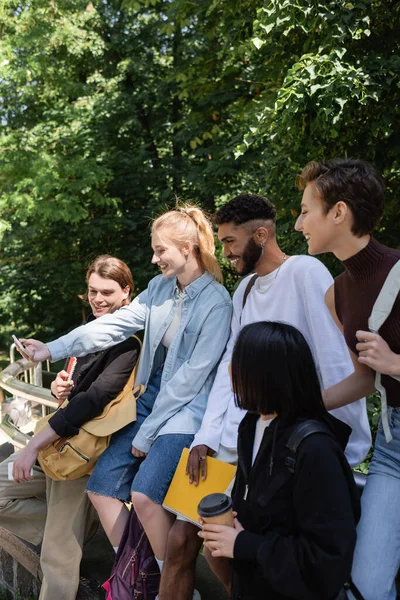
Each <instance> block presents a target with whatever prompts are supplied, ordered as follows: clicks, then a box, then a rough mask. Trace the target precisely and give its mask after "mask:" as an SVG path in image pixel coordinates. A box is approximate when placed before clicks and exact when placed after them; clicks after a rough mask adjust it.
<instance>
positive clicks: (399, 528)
mask: <svg viewBox="0 0 400 600" xmlns="http://www.w3.org/2000/svg"><path fill="white" fill-rule="evenodd" d="M298 187H299V188H300V189H302V190H304V191H303V197H302V201H301V214H300V216H299V218H298V219H297V221H296V225H295V228H296V230H297V231H301V232H302V233H303V235H304V237H305V238H306V240H307V245H308V251H309V253H310V254H312V255H315V254H321V253H322V252H333V254H334V255H335V256H336V258H338V259H339V260H340V261H341V262H342V263H343V266H344V272H343V273H341V274H340V275H339V276H338V277H336V279H335V282H334V284H333V285H332V286H331V287H330V288H329V289H328V291H327V293H326V296H325V300H326V303H327V305H328V308H329V309H330V311H331V314H332V317H333V319H334V320H335V321H336V323H337V325H338V327H339V328H340V329H341V331H342V332H343V334H344V337H345V339H346V342H347V345H348V347H349V349H350V350H351V354H352V358H353V363H354V372H353V374H352V375H350V376H349V377H347V378H346V379H344V380H343V381H341V382H340V383H337V384H336V385H334V386H332V387H330V388H328V389H327V390H324V401H325V404H326V406H327V408H328V409H329V410H331V409H332V408H337V407H339V406H344V405H346V404H349V403H351V402H354V401H355V400H357V399H358V398H360V397H362V396H366V395H367V394H370V393H372V392H373V391H375V383H374V382H375V378H376V376H377V373H378V374H381V383H379V381H378V379H379V377H380V376H379V377H378V379H377V383H378V387H379V388H381V389H383V392H384V394H383V402H382V416H381V419H380V422H379V427H378V433H377V436H376V439H375V449H374V455H373V458H372V461H371V464H370V468H369V473H368V478H367V484H366V487H365V490H364V492H363V495H362V500H361V504H362V517H361V521H360V523H359V526H358V529H357V545H356V550H355V552H354V563H353V570H352V578H353V581H354V583H355V584H356V585H357V587H358V588H359V590H360V592H361V593H362V595H363V596H364V598H365V599H366V600H395V598H396V587H395V577H396V574H397V571H398V569H399V567H400V511H399V507H398V498H399V496H400V296H399V294H398V293H397V291H396V293H394V291H393V290H392V291H391V294H390V296H392V300H394V303H393V307H392V310H391V312H390V314H389V316H387V311H386V315H385V316H387V318H386V320H385V321H384V322H383V324H382V326H381V327H380V329H379V333H378V332H377V331H370V330H369V323H368V322H369V318H370V315H371V313H372V309H373V307H374V304H375V302H376V300H377V298H378V295H379V293H380V291H381V289H382V287H383V285H384V283H385V281H386V278H387V277H388V275H389V273H390V272H391V270H392V268H393V267H394V266H395V265H397V263H398V261H399V259H400V250H395V249H393V248H387V247H386V246H383V245H382V244H380V243H379V242H378V241H377V240H376V239H375V238H374V237H373V231H374V229H375V228H376V227H377V225H378V223H379V219H380V218H381V216H382V213H383V207H384V187H383V183H382V180H381V179H380V177H379V176H378V174H377V173H376V171H375V169H374V168H373V167H371V166H370V165H369V164H367V163H366V162H364V161H362V160H349V159H336V160H331V161H328V162H326V163H319V162H310V163H308V164H307V165H306V166H305V168H304V169H303V171H302V173H301V174H300V176H299V180H298ZM396 269H397V266H396ZM381 314H383V313H381ZM372 328H374V327H372ZM382 386H383V388H382ZM381 395H382V392H381ZM385 395H386V399H385ZM349 597H352V596H351V595H350V594H349Z"/></svg>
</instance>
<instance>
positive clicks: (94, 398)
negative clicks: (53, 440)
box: [49, 338, 140, 437]
mask: <svg viewBox="0 0 400 600" xmlns="http://www.w3.org/2000/svg"><path fill="white" fill-rule="evenodd" d="M139 352H140V346H139V343H138V341H137V340H136V339H135V338H129V339H127V340H125V341H124V342H121V343H120V344H117V345H116V346H113V347H112V348H109V349H108V350H103V351H100V352H95V353H93V354H88V355H87V356H83V357H81V358H78V361H77V364H76V368H75V371H74V374H73V377H72V379H73V381H74V384H75V387H74V388H73V390H72V393H71V395H70V397H69V399H68V400H69V404H68V406H67V407H65V408H63V409H58V410H57V411H56V412H55V413H54V415H53V416H52V417H51V419H50V420H49V425H50V426H51V427H52V429H54V431H55V432H56V433H57V434H58V435H59V436H60V437H71V436H73V435H77V433H78V432H79V428H80V427H81V425H83V424H84V423H86V422H87V421H90V420H91V419H94V418H95V417H97V416H98V415H100V414H101V413H102V412H103V410H104V407H105V406H107V404H108V403H109V402H111V400H114V398H116V397H117V396H118V394H119V393H120V392H121V390H122V389H123V388H124V386H125V384H126V382H127V381H128V379H129V376H130V374H131V372H132V369H133V367H134V366H135V364H136V361H137V359H138V356H139Z"/></svg>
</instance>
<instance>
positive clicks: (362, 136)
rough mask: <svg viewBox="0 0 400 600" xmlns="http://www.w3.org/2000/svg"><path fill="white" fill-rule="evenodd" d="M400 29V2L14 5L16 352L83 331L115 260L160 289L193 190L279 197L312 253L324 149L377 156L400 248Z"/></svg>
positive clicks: (10, 257)
mask: <svg viewBox="0 0 400 600" xmlns="http://www.w3.org/2000/svg"><path fill="white" fill-rule="evenodd" d="M399 25H400V23H399V3H398V2H396V1H395V0H394V1H389V0H387V1H380V0H379V1H378V0H365V1H362V2H348V3H344V2H341V1H339V0H321V1H315V2H309V1H308V0H268V1H265V0H263V1H261V0H240V1H237V2H232V0H203V1H202V2H193V1H192V0H101V1H100V0H99V1H98V0H96V1H94V0H92V2H88V0H2V2H1V4H0V124H1V130H0V237H1V241H0V269H1V270H0V336H1V337H0V344H1V345H3V347H6V345H7V344H8V340H9V334H10V332H11V330H14V329H15V330H17V331H18V333H19V334H21V335H32V334H35V335H38V336H42V337H43V338H46V339H49V338H50V337H51V336H53V335H55V334H59V333H62V332H63V331H65V330H66V329H68V328H69V327H71V326H73V325H74V324H76V323H78V322H79V321H80V319H81V317H82V307H81V305H80V301H79V300H78V298H77V294H78V293H80V292H82V289H83V277H84V272H85V267H86V265H87V263H88V262H89V261H90V260H91V259H92V258H94V257H95V256H96V255H97V254H99V253H103V252H109V253H113V254H116V255H118V256H119V257H121V258H122V259H124V260H126V261H127V262H128V263H129V265H130V266H131V267H132V270H133V273H134V276H135V280H136V282H137V288H138V289H143V287H144V286H145V285H146V282H147V281H148V279H149V278H150V277H151V276H152V275H153V274H154V272H155V271H154V269H153V268H152V267H151V265H150V258H151V249H150V244H149V221H150V219H151V217H152V216H154V215H155V214H157V213H158V212H160V210H162V209H163V208H164V207H166V206H171V205H173V203H174V202H175V199H176V197H181V198H184V199H189V200H194V201H197V202H199V203H200V204H201V205H203V206H204V207H205V208H206V209H207V210H209V211H213V210H214V209H215V207H216V206H218V205H219V204H221V203H222V202H224V201H225V200H226V199H227V198H229V197H230V196H232V195H233V194H235V193H238V192H240V191H254V192H260V193H266V194H267V195H269V196H270V197H271V199H272V200H273V201H274V202H275V203H276V205H277V207H278V214H279V218H280V227H279V236H280V242H281V244H282V246H283V248H284V250H285V251H287V252H288V253H294V252H304V251H305V246H304V244H303V242H302V239H301V236H299V235H297V234H294V233H293V229H292V228H293V221H294V217H295V216H296V212H297V210H298V204H299V193H298V192H297V191H296V189H295V186H294V178H295V175H296V173H297V172H298V171H299V169H301V167H302V166H303V165H304V164H305V163H306V162H307V161H308V160H311V159H327V158H331V157H334V156H357V157H361V158H364V159H367V160H370V161H371V162H373V163H375V164H376V166H377V167H378V168H379V169H380V171H381V172H382V174H383V175H384V177H385V181H386V185H387V198H388V206H387V213H386V217H385V219H384V220H383V222H382V226H381V229H380V231H379V233H378V235H379V237H380V239H381V240H382V241H383V242H385V243H388V244H389V245H393V246H397V245H398V234H397V232H396V230H395V222H396V218H397V217H398V212H399V204H398V191H397V190H398V187H399V178H400V170H399V158H398V157H399V142H398V140H399V139H400V136H399V133H400V132H399V104H398V95H399V71H400V64H399V62H400V52H399V38H398V35H397V32H398V30H399ZM327 260H328V264H329V266H330V267H331V268H332V269H333V271H335V269H337V265H336V264H335V263H334V262H333V261H332V260H331V259H329V258H328V259H327ZM233 279H234V278H232V277H230V279H229V280H228V281H229V283H230V284H232V285H233V283H234V281H233Z"/></svg>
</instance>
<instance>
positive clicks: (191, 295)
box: [47, 272, 232, 452]
mask: <svg viewBox="0 0 400 600" xmlns="http://www.w3.org/2000/svg"><path fill="white" fill-rule="evenodd" d="M178 300H179V291H178V288H177V285H176V278H175V277H171V278H165V277H163V276H162V275H158V276H157V277H155V278H154V279H152V280H151V281H150V283H149V285H148V288H147V289H146V290H144V291H143V292H141V293H140V294H139V295H138V296H137V297H136V298H135V299H134V300H133V301H132V302H131V304H130V305H129V306H124V307H122V308H120V309H119V310H117V311H116V312H114V313H113V314H109V315H104V316H102V317H99V318H98V319H96V320H94V321H92V322H91V323H87V324H86V325H82V326H81V327H78V328H77V329H74V330H73V331H71V332H70V333H68V334H67V335H64V336H62V337H60V338H58V339H57V340H55V341H54V342H50V343H49V344H47V347H48V349H49V351H50V354H51V357H52V361H53V362H54V361H57V360H60V358H63V357H66V356H77V357H78V356H85V355H86V354H89V353H90V352H95V351H97V350H104V349H107V348H109V347H110V346H113V345H115V344H119V343H120V342H122V341H123V340H125V339H127V338H128V337H129V336H130V335H132V334H133V333H135V332H136V331H138V330H141V329H144V341H143V348H142V353H141V356H140V361H139V367H138V372H137V376H136V382H135V384H136V385H139V384H143V385H144V386H145V387H146V386H147V384H148V381H149V378H150V376H151V374H152V373H154V372H155V371H156V370H157V369H158V368H159V367H161V366H162V363H163V361H164V356H165V349H164V347H163V346H162V345H161V343H160V342H161V340H162V338H163V336H164V333H165V331H166V330H167V329H168V327H169V325H170V324H171V322H172V320H173V318H174V315H175V312H176V310H177V308H178ZM231 311H232V308H231V300H230V296H229V293H228V292H227V290H226V289H225V288H224V287H223V286H222V285H221V284H219V283H217V282H216V281H215V280H214V278H213V277H212V276H211V275H210V274H209V273H208V272H205V273H204V274H203V275H202V276H201V277H199V278H198V279H196V280H195V281H193V282H192V283H191V284H190V285H188V286H186V288H185V290H184V292H183V298H182V312H181V321H180V326H179V329H178V331H177V332H176V334H175V336H174V338H173V340H172V342H171V345H170V347H169V349H168V352H167V355H166V358H165V362H164V368H163V373H162V379H161V386H160V392H159V394H158V396H157V399H156V401H155V403H154V407H153V411H152V413H151V414H150V415H149V416H148V417H147V418H146V419H145V421H144V422H143V424H142V426H141V427H140V430H139V431H138V433H137V435H136V436H135V438H134V440H133V442H132V443H133V445H134V446H135V448H138V449H139V450H141V451H142V452H148V451H149V449H150V447H151V445H152V443H153V442H154V440H155V439H156V438H157V436H159V435H162V434H163V435H165V434H167V433H189V434H195V433H196V432H197V430H198V429H199V428H200V425H201V421H202V418H203V415H204V412H205V409H206V405H207V400H208V395H209V393H210V390H211V387H212V384H213V381H214V377H215V374H216V367H217V365H218V363H219V360H220V358H221V355H222V353H223V351H224V349H225V345H226V342H227V341H228V337H229V334H230V322H231Z"/></svg>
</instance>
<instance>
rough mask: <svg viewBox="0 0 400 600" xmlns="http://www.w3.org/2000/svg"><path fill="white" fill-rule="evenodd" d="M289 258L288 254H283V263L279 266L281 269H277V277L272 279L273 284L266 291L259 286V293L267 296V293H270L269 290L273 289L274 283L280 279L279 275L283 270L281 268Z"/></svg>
mask: <svg viewBox="0 0 400 600" xmlns="http://www.w3.org/2000/svg"><path fill="white" fill-rule="evenodd" d="M287 258H288V257H287V256H286V254H285V253H283V255H282V262H281V264H280V265H279V267H278V268H277V270H276V274H275V277H274V278H273V279H272V281H271V283H270V284H269V286H268V287H267V288H266V289H263V288H262V287H260V286H258V291H259V292H261V293H262V294H266V293H267V292H269V290H270V289H271V287H272V286H273V285H274V283H275V281H276V278H277V277H278V275H279V271H280V270H281V267H282V265H283V263H284V262H285V260H286V259H287Z"/></svg>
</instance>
